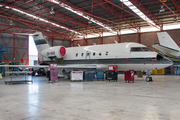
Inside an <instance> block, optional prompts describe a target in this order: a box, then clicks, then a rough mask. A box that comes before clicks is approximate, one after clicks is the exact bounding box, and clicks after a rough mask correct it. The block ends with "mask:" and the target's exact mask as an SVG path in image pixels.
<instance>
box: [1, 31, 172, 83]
mask: <svg viewBox="0 0 180 120" xmlns="http://www.w3.org/2000/svg"><path fill="white" fill-rule="evenodd" d="M33 37H34V42H35V44H36V46H37V50H38V54H39V55H38V56H39V60H40V61H41V63H42V66H41V67H48V66H46V65H43V64H44V63H54V62H58V63H59V64H58V68H63V69H71V70H72V69H75V70H94V71H100V70H102V71H106V70H108V67H109V65H117V66H118V70H136V71H146V70H147V71H148V73H150V71H151V70H154V69H160V68H164V67H168V66H170V65H172V64H173V62H172V61H170V60H168V59H166V58H163V57H161V56H159V55H158V54H157V53H156V52H154V51H152V50H151V49H149V48H147V47H146V46H144V45H142V44H139V43H132V42H130V43H115V44H103V45H91V46H82V47H81V46H80V47H69V48H65V47H64V46H54V47H51V46H50V45H49V43H48V41H47V40H46V39H45V38H44V36H43V34H42V33H41V32H37V33H35V34H33ZM0 66H1V65H0ZM8 66H9V67H12V65H11V66H10V65H6V67H8ZM24 66H25V67H39V66H27V65H17V67H24ZM14 67H16V66H15V65H14ZM146 79H151V80H152V77H150V74H148V76H147V78H146Z"/></svg>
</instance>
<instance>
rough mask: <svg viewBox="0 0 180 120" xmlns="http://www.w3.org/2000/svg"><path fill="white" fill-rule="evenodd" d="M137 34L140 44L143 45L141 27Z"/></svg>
mask: <svg viewBox="0 0 180 120" xmlns="http://www.w3.org/2000/svg"><path fill="white" fill-rule="evenodd" d="M137 34H138V43H141V30H140V27H139V29H138V32H137Z"/></svg>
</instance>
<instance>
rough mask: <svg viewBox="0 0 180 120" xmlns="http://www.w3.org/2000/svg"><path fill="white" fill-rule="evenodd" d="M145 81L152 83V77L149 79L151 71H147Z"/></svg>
mask: <svg viewBox="0 0 180 120" xmlns="http://www.w3.org/2000/svg"><path fill="white" fill-rule="evenodd" d="M146 81H147V82H152V81H153V79H152V77H151V71H150V70H148V71H147V77H146Z"/></svg>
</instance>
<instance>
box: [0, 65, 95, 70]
mask: <svg viewBox="0 0 180 120" xmlns="http://www.w3.org/2000/svg"><path fill="white" fill-rule="evenodd" d="M0 67H22V68H25V67H26V68H27V67H33V68H48V67H49V65H0ZM57 67H58V68H62V69H96V68H97V66H96V65H58V66H57Z"/></svg>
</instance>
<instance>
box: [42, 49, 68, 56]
mask: <svg viewBox="0 0 180 120" xmlns="http://www.w3.org/2000/svg"><path fill="white" fill-rule="evenodd" d="M41 55H42V56H43V57H46V58H55V57H57V58H62V57H65V56H66V48H65V47H63V46H54V47H50V48H47V49H45V50H43V51H42V52H41Z"/></svg>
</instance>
